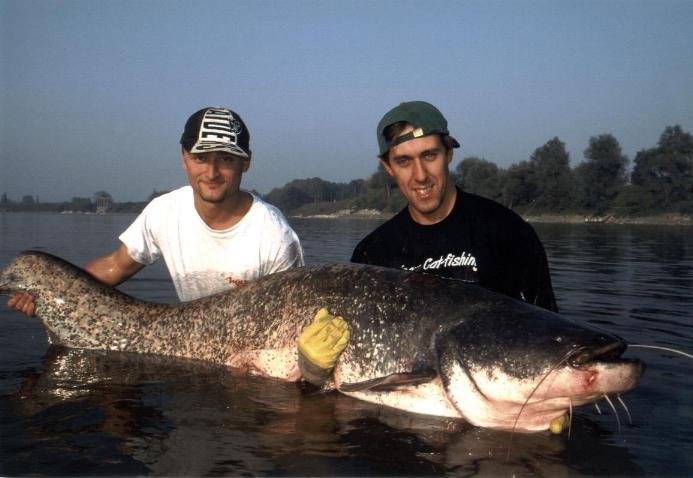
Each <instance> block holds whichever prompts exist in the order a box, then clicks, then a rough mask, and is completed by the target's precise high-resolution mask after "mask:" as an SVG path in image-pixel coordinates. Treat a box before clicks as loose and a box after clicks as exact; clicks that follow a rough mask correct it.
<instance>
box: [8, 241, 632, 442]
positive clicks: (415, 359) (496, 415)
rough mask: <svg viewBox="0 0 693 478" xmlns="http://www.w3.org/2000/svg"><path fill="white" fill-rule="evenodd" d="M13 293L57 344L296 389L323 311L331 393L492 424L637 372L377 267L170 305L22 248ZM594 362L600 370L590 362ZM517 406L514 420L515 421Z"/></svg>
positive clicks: (273, 281) (423, 280) (617, 387)
mask: <svg viewBox="0 0 693 478" xmlns="http://www.w3.org/2000/svg"><path fill="white" fill-rule="evenodd" d="M21 291H28V292H30V293H31V294H32V295H33V297H34V302H35V304H36V315H37V316H38V317H39V318H40V319H41V320H42V322H43V324H44V325H45V328H46V330H47V332H48V335H49V339H50V340H51V342H53V343H56V344H62V345H64V346H67V347H72V348H85V349H104V350H121V351H129V352H138V353H148V354H159V355H166V356H177V357H184V358H190V359H197V360H204V361H207V362H212V363H217V364H221V365H225V366H229V367H233V368H237V369H241V370H246V371H249V372H251V373H257V374H261V375H264V376H268V377H274V378H279V379H282V380H289V381H296V380H300V379H301V374H300V370H299V369H298V364H297V340H298V336H299V334H300V332H301V331H302V330H303V328H304V327H305V326H307V325H308V324H309V323H310V322H311V321H312V320H313V318H314V316H315V314H316V312H317V311H318V310H319V309H320V308H322V307H326V308H327V309H328V310H329V311H330V312H332V313H334V314H339V315H342V316H343V317H345V318H346V319H347V321H348V323H349V326H350V329H351V338H350V340H349V344H348V346H347V348H346V349H345V351H344V353H343V354H342V355H341V356H340V358H339V360H338V362H337V364H336V366H335V370H334V386H335V387H336V388H337V389H338V390H340V391H342V392H344V393H347V394H349V395H351V396H354V397H356V398H360V399H363V400H368V401H371V402H375V403H381V404H385V405H388V406H392V407H395V408H400V409H403V410H407V411H412V412H415V413H424V414H431V415H442V416H450V417H463V418H466V419H467V420H469V421H470V422H472V423H474V424H478V425H480V426H489V427H495V428H511V427H514V428H516V429H526V430H538V429H546V428H548V426H549V423H550V421H551V420H552V419H553V418H555V417H557V416H560V414H562V413H564V411H565V409H567V408H568V406H569V405H570V401H572V403H574V404H580V403H588V402H590V401H594V400H595V399H596V398H594V397H597V398H598V397H601V396H602V395H604V394H606V393H621V392H623V391H626V390H629V389H631V388H633V387H635V386H636V384H637V383H638V380H639V378H640V375H641V373H642V365H641V364H638V363H635V362H633V363H625V362H622V361H618V360H617V359H618V358H619V357H620V354H621V353H622V352H623V350H624V349H625V348H626V344H625V343H624V342H623V341H622V340H621V339H620V338H618V337H616V336H614V335H611V334H608V333H605V332H603V331H599V330H594V329H591V328H587V327H584V326H582V325H578V324H575V323H574V322H571V321H568V320H566V319H564V318H562V317H561V316H559V315H558V314H555V313H553V312H549V311H546V310H544V309H540V308H538V307H534V306H532V305H530V304H526V303H524V302H520V301H516V300H514V299H511V298H508V297H506V296H503V295H500V294H497V293H494V292H491V291H488V290H485V289H482V288H480V287H476V286H474V285H470V284H466V283H463V282H459V281H453V280H447V279H443V278H440V277H437V276H432V275H428V274H421V273H418V272H409V271H400V270H395V269H387V268H382V267H376V266H368V265H360V264H335V265H328V266H321V267H301V268H297V269H292V270H289V271H284V272H280V273H276V274H272V275H269V276H265V277H263V278H261V279H258V280H257V281H253V282H249V283H247V284H244V285H243V286H241V287H239V288H236V289H233V290H229V291H227V292H223V293H220V294H217V295H213V296H210V297H206V298H203V299H199V300H196V301H192V302H187V303H183V304H175V305H174V304H157V303H151V302H146V301H142V300H139V299H137V298H134V297H132V296H129V295H126V294H123V293H122V292H120V291H118V290H117V289H115V288H111V287H108V286H105V285H103V284H100V283H98V282H97V281H95V280H94V279H93V278H92V277H91V276H90V275H89V274H87V273H86V272H84V271H83V270H82V269H80V268H78V267H76V266H74V265H72V264H70V263H68V262H66V261H64V260H62V259H60V258H58V257H55V256H52V255H50V254H47V253H44V252H36V251H28V252H25V253H22V254H20V255H19V256H17V257H16V258H15V259H14V260H13V261H12V262H11V263H10V264H8V265H7V266H6V267H5V268H4V270H3V271H2V273H1V274H0V293H3V294H11V293H17V292H21ZM575 350H580V351H584V353H583V354H582V356H584V357H585V358H584V363H583V364H579V365H580V367H564V368H565V370H563V369H562V370H561V373H563V374H564V376H561V378H560V380H559V379H556V380H544V379H545V378H546V375H547V374H548V373H553V372H552V367H553V368H555V367H556V364H557V363H559V362H560V360H562V358H564V357H566V356H569V355H570V354H571V353H572V352H573V351H575ZM590 351H593V352H590ZM588 352H589V353H588ZM601 355H608V364H594V365H592V364H591V363H590V361H591V360H593V359H596V358H599V357H600V356H601ZM597 377H598V378H599V380H597ZM541 383H551V384H552V387H554V390H547V391H544V392H543V393H544V395H545V398H546V403H547V406H546V407H544V408H542V407H540V406H539V405H537V404H530V405H529V406H524V402H525V401H526V399H527V397H528V396H529V395H530V393H535V392H533V390H540V391H541V390H542V389H537V386H538V384H541ZM597 388H598V389H597ZM535 395H536V396H533V398H534V399H535V400H537V401H538V398H539V397H538V393H535ZM509 397H512V399H511V398H509ZM559 402H560V403H559ZM533 408H536V409H537V411H536V413H534V411H533ZM519 409H522V410H525V411H523V412H522V414H523V417H522V418H523V420H519V421H515V418H516V417H517V413H518V410H519ZM527 410H529V411H527ZM532 413H534V415H532ZM525 418H526V420H525Z"/></svg>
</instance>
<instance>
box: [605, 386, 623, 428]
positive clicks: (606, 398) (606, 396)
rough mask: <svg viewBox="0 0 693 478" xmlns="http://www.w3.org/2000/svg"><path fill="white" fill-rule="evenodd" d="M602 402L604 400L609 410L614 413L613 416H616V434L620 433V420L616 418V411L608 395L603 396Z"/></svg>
mask: <svg viewBox="0 0 693 478" xmlns="http://www.w3.org/2000/svg"><path fill="white" fill-rule="evenodd" d="M604 400H606V402H607V403H608V404H609V406H610V407H611V409H612V410H613V411H614V415H615V416H616V423H617V424H618V432H619V433H621V418H620V417H619V416H618V410H616V407H614V404H613V402H612V401H611V399H610V398H609V396H608V395H604Z"/></svg>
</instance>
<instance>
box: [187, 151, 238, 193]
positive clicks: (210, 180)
mask: <svg viewBox="0 0 693 478" xmlns="http://www.w3.org/2000/svg"><path fill="white" fill-rule="evenodd" d="M249 166H250V159H249V158H242V157H240V156H236V155H234V154H231V153H227V152H224V151H211V152H209V153H195V154H193V153H189V152H187V151H185V150H184V151H183V168H184V169H185V171H186V172H187V173H188V181H189V182H190V185H191V186H192V188H193V191H194V192H195V196H196V198H197V199H201V200H202V201H205V202H208V203H221V202H223V201H224V200H226V199H229V198H233V197H234V196H236V195H238V194H239V193H240V188H241V178H242V176H243V173H244V172H246V171H247V170H248V167H249Z"/></svg>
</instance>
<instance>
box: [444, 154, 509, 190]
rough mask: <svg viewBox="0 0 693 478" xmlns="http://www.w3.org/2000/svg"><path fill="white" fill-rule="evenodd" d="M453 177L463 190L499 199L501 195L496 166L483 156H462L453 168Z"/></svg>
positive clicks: (498, 173) (499, 176) (499, 179)
mask: <svg viewBox="0 0 693 478" xmlns="http://www.w3.org/2000/svg"><path fill="white" fill-rule="evenodd" d="M453 177H454V179H455V183H456V184H457V185H458V186H459V187H460V188H461V189H462V190H463V191H467V192H470V193H472V194H478V195H479V196H484V197H487V198H489V199H493V200H499V199H500V198H501V197H502V195H503V192H502V189H501V173H500V170H499V169H498V166H496V165H495V164H494V163H492V162H490V161H487V160H485V159H483V158H477V157H475V156H469V157H467V158H464V159H463V160H462V161H460V163H459V164H458V165H457V167H456V168H455V173H454V175H453Z"/></svg>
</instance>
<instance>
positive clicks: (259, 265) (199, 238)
mask: <svg viewBox="0 0 693 478" xmlns="http://www.w3.org/2000/svg"><path fill="white" fill-rule="evenodd" d="M252 196H253V204H252V206H251V207H250V210H249V211H248V213H247V214H246V215H245V216H244V217H243V219H241V220H240V221H239V222H238V223H237V224H235V225H234V226H232V227H231V228H229V229H226V230H223V231H217V230H215V229H211V228H210V227H209V226H207V224H205V222H204V221H203V220H202V218H200V216H199V215H198V213H197V211H196V210H195V206H194V201H193V190H192V188H191V187H190V186H184V187H182V188H180V189H177V190H175V191H172V192H170V193H167V194H164V195H162V196H159V197H157V198H155V199H153V200H152V201H151V202H150V203H149V204H148V205H147V207H146V208H144V211H142V213H141V214H140V215H139V216H138V217H137V219H135V221H134V222H133V223H132V224H131V225H130V227H128V228H127V229H126V230H125V232H123V233H122V234H121V235H120V240H121V241H122V242H123V244H125V246H126V247H127V248H128V253H129V254H130V257H132V258H133V259H134V260H135V261H137V262H139V263H140V264H145V265H148V264H151V263H153V262H154V261H156V260H157V259H159V258H160V257H163V258H164V260H165V261H166V266H167V267H168V270H169V273H170V274H171V278H172V279H173V284H174V285H175V287H176V292H177V293H178V298H179V299H180V300H181V301H189V300H193V299H197V298H200V297H205V296H208V295H211V294H214V293H217V292H221V291H224V290H226V289H230V288H234V287H236V286H237V285H238V284H239V283H242V282H243V281H248V280H254V279H258V278H260V277H262V276H264V275H267V274H271V273H273V272H278V271H282V270H285V269H289V268H291V267H295V266H302V265H303V250H302V249H301V243H300V242H299V240H298V236H297V235H296V233H295V232H294V231H293V229H291V227H290V226H289V224H288V222H287V221H286V218H285V217H284V215H283V214H282V213H281V212H280V211H279V210H278V209H277V208H276V207H274V206H272V205H271V204H268V203H266V202H265V201H263V200H262V199H260V198H258V197H257V196H255V195H252Z"/></svg>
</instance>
